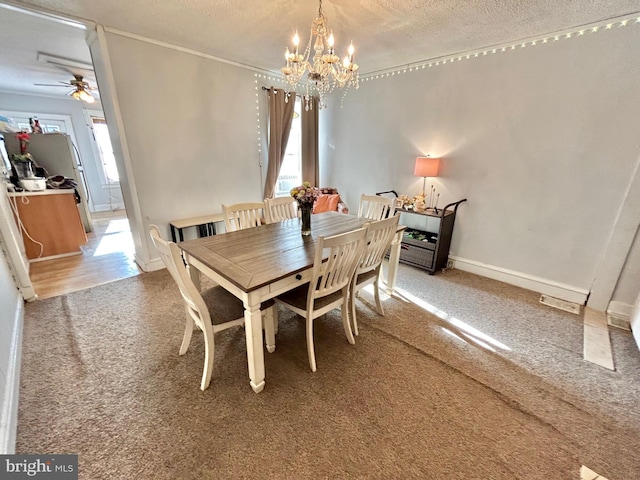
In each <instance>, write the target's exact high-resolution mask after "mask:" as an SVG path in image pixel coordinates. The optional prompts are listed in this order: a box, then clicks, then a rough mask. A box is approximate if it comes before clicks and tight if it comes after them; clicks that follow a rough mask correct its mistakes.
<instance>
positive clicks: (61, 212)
mask: <svg viewBox="0 0 640 480" xmlns="http://www.w3.org/2000/svg"><path fill="white" fill-rule="evenodd" d="M10 197H11V198H10V201H11V203H12V204H13V205H14V206H15V207H16V208H15V211H14V215H15V213H16V212H17V216H16V220H17V223H18V224H19V226H20V232H21V233H22V239H23V241H24V248H25V253H26V255H27V258H28V259H30V260H35V259H38V260H41V259H43V258H46V257H55V256H64V255H73V254H78V253H82V249H81V248H80V246H81V245H84V244H85V243H87V234H86V233H85V231H84V227H83V225H82V219H81V218H80V212H79V211H78V206H77V203H76V197H75V195H74V191H73V190H46V191H44V192H27V193H14V194H10ZM40 244H41V245H42V246H41V245H40Z"/></svg>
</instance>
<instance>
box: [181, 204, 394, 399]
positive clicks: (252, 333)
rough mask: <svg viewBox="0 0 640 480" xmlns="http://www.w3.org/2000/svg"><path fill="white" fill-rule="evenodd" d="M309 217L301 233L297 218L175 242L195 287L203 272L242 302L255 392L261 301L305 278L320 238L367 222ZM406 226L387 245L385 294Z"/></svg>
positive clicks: (259, 380)
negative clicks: (308, 227)
mask: <svg viewBox="0 0 640 480" xmlns="http://www.w3.org/2000/svg"><path fill="white" fill-rule="evenodd" d="M311 217H312V218H311V234H310V235H302V234H301V228H300V227H301V225H300V220H299V219H288V220H284V221H282V222H276V223H271V224H265V225H260V226H257V227H253V228H248V229H244V230H238V231H235V232H228V233H223V234H218V235H212V236H209V237H202V238H197V239H193V240H187V241H183V242H179V243H178V244H177V245H178V246H179V247H180V249H181V250H182V252H183V256H184V259H185V261H186V262H187V264H188V265H189V267H190V272H191V276H192V278H193V280H194V282H195V283H196V285H198V286H199V285H200V275H205V276H207V277H208V278H210V279H211V280H213V281H214V282H215V283H217V284H218V285H220V286H222V287H223V288H225V289H226V290H228V291H229V292H231V293H232V294H233V295H235V296H236V297H237V298H239V299H240V300H242V302H243V305H244V309H245V310H244V320H245V336H246V346H247V363H248V369H249V383H250V385H251V388H252V389H253V391H254V392H256V393H259V392H261V391H262V390H263V389H264V387H265V366H264V350H263V327H262V313H261V310H260V305H261V303H262V302H264V301H266V300H269V299H272V298H274V297H276V296H278V295H280V294H283V293H285V292H287V291H289V290H292V289H294V288H296V287H298V286H299V285H303V284H305V283H308V282H309V280H310V278H311V271H312V268H313V262H314V255H315V247H316V243H317V242H318V239H319V238H320V237H321V236H323V237H328V236H332V235H338V234H341V233H345V232H349V231H352V230H356V229H358V228H361V227H363V226H364V225H365V224H366V223H368V222H371V220H369V219H366V218H362V217H357V216H354V215H349V214H344V213H338V212H325V213H318V214H314V215H312V216H311ZM404 229H405V227H404V226H399V227H398V230H397V232H396V235H395V237H394V239H393V241H392V243H391V247H390V254H389V264H388V272H387V279H386V283H387V288H386V290H387V292H388V293H389V294H391V293H393V289H394V287H395V281H396V276H397V268H398V261H399V258H400V244H401V240H402V234H403V231H404Z"/></svg>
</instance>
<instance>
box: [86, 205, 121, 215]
mask: <svg viewBox="0 0 640 480" xmlns="http://www.w3.org/2000/svg"><path fill="white" fill-rule="evenodd" d="M115 210H124V203H99V204H97V205H93V212H95V213H97V212H113V211H115Z"/></svg>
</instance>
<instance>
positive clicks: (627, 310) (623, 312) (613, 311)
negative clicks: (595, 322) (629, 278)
mask: <svg viewBox="0 0 640 480" xmlns="http://www.w3.org/2000/svg"><path fill="white" fill-rule="evenodd" d="M632 309H633V305H629V304H628V303H622V302H609V306H608V307H607V313H608V314H610V315H614V316H616V317H618V318H623V319H626V320H627V321H629V319H630V318H631V310H632Z"/></svg>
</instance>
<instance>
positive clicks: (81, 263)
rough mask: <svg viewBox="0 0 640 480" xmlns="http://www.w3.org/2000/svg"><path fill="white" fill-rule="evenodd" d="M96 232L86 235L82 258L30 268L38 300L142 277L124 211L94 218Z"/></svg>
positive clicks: (98, 214) (74, 257) (72, 258)
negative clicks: (115, 281) (129, 278)
mask: <svg viewBox="0 0 640 480" xmlns="http://www.w3.org/2000/svg"><path fill="white" fill-rule="evenodd" d="M92 219H93V232H90V233H87V240H88V242H87V244H86V245H84V246H83V247H82V251H83V254H82V255H73V256H70V257H63V258H56V259H53V260H45V261H42V262H33V263H31V265H30V277H31V282H32V283H33V287H34V289H35V291H36V294H37V295H38V298H40V299H42V298H50V297H56V296H58V295H63V294H65V293H69V292H75V291H77V290H83V289H85V288H90V287H95V286H97V285H101V284H103V283H108V282H112V281H114V280H119V279H121V278H127V277H132V276H134V275H138V274H140V273H142V270H140V268H138V266H137V264H136V263H135V261H134V260H133V254H134V248H133V241H132V240H131V233H130V230H129V221H128V220H127V216H126V213H125V211H124V210H118V211H115V212H100V213H94V214H92Z"/></svg>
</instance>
